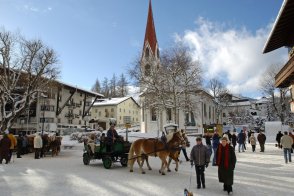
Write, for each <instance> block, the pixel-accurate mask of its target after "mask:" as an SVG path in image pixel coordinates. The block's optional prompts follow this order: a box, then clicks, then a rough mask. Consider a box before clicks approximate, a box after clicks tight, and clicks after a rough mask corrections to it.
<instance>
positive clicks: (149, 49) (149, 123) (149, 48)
mask: <svg viewBox="0 0 294 196" xmlns="http://www.w3.org/2000/svg"><path fill="white" fill-rule="evenodd" d="M159 65H160V58H159V46H158V42H157V38H156V31H155V25H154V20H153V13H152V5H151V0H149V8H148V16H147V24H146V31H145V38H144V44H143V50H142V56H141V62H140V66H141V74H142V76H141V77H144V80H149V79H150V77H149V76H151V73H152V72H156V69H157V68H158V66H159ZM147 88H148V87H147ZM145 89H146V86H145V85H144V84H142V83H141V84H140V91H141V93H142V94H141V96H140V102H141V116H142V118H141V131H143V132H147V131H150V130H158V129H159V128H158V127H161V126H162V125H161V124H160V125H158V124H157V122H159V121H158V115H157V112H156V110H155V108H150V107H149V108H148V107H145V106H146V105H145V104H146V102H145V100H146V99H145V98H146V94H145V92H143V91H145ZM147 105H148V104H147Z"/></svg>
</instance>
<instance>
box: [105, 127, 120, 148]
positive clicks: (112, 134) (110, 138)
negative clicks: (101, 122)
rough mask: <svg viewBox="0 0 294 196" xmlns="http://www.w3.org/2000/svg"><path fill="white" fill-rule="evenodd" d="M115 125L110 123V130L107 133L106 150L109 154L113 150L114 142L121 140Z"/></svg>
mask: <svg viewBox="0 0 294 196" xmlns="http://www.w3.org/2000/svg"><path fill="white" fill-rule="evenodd" d="M114 127H115V123H112V122H111V123H110V128H109V130H108V131H107V146H106V150H107V152H110V151H111V150H112V146H113V144H114V142H115V141H116V140H117V139H118V138H120V136H119V135H118V134H117V132H116V130H115V128H114Z"/></svg>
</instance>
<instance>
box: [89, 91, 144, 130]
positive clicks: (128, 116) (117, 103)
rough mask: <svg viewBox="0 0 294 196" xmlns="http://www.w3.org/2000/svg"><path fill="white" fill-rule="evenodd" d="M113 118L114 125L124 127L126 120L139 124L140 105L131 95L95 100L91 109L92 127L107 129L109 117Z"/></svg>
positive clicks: (133, 124)
mask: <svg viewBox="0 0 294 196" xmlns="http://www.w3.org/2000/svg"><path fill="white" fill-rule="evenodd" d="M110 118H115V119H116V122H117V125H116V127H118V128H119V127H121V128H122V127H124V126H125V124H126V121H129V122H128V123H130V124H131V125H132V126H138V125H139V124H140V120H141V117H140V105H139V104H138V103H137V102H136V101H135V100H134V99H133V98H132V97H120V98H109V99H100V100H97V101H96V102H95V103H94V104H93V107H92V109H91V119H92V122H93V123H92V124H93V125H92V128H93V129H97V127H98V126H99V127H101V128H102V129H103V130H106V129H109V119H110Z"/></svg>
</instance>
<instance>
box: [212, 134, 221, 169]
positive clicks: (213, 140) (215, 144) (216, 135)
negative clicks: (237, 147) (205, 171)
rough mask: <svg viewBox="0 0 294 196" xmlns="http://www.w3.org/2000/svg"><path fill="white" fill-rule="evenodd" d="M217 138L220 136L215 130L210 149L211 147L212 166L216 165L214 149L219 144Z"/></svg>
mask: <svg viewBox="0 0 294 196" xmlns="http://www.w3.org/2000/svg"><path fill="white" fill-rule="evenodd" d="M219 138H220V137H219V135H218V133H217V130H216V131H215V132H214V134H213V136H212V149H213V160H212V166H216V150H217V147H218V145H219Z"/></svg>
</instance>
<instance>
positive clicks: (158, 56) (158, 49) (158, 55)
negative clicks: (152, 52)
mask: <svg viewBox="0 0 294 196" xmlns="http://www.w3.org/2000/svg"><path fill="white" fill-rule="evenodd" d="M157 58H159V49H158V48H157Z"/></svg>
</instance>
